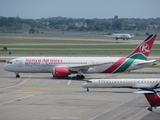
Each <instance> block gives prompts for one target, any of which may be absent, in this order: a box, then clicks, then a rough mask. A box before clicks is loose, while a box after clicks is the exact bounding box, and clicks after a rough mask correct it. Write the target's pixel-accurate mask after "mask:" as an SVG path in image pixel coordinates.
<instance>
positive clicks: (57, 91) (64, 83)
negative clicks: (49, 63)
mask: <svg viewBox="0 0 160 120" xmlns="http://www.w3.org/2000/svg"><path fill="white" fill-rule="evenodd" d="M4 64H5V63H0V67H1V68H2V67H3V65H4ZM151 69H153V71H157V69H158V70H159V68H145V69H142V70H141V71H142V72H143V71H145V72H147V71H152V70H151ZM139 72H140V70H139ZM20 75H21V78H15V75H14V73H10V72H6V71H4V70H3V69H0V82H1V84H0V119H1V120H17V119H19V120H150V119H152V120H159V117H160V115H159V114H154V113H151V112H149V111H148V110H147V108H148V107H149V104H148V102H147V100H146V99H145V98H144V95H142V94H135V93H133V92H134V91H136V90H135V89H123V88H122V89H90V92H87V91H86V89H84V88H82V87H81V84H82V83H84V82H85V80H88V79H91V78H145V77H150V78H152V77H154V78H160V74H138V73H136V72H135V74H126V73H125V74H124V73H118V74H93V75H86V79H85V80H83V81H82V80H73V79H72V78H69V79H54V78H53V77H52V74H48V73H47V74H38V73H36V74H33V73H25V74H20Z"/></svg>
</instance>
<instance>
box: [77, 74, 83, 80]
mask: <svg viewBox="0 0 160 120" xmlns="http://www.w3.org/2000/svg"><path fill="white" fill-rule="evenodd" d="M76 78H77V79H81V80H83V79H85V77H84V76H83V75H77V76H76Z"/></svg>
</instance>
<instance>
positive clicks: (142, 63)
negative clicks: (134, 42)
mask: <svg viewBox="0 0 160 120" xmlns="http://www.w3.org/2000/svg"><path fill="white" fill-rule="evenodd" d="M155 61H156V60H149V61H143V62H137V63H136V65H144V64H148V63H153V64H154V65H156V63H155Z"/></svg>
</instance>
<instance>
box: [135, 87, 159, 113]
mask: <svg viewBox="0 0 160 120" xmlns="http://www.w3.org/2000/svg"><path fill="white" fill-rule="evenodd" d="M135 93H143V94H144V95H145V97H146V99H147V101H148V103H149V104H150V107H149V108H148V110H149V111H152V112H155V113H160V96H159V94H158V93H157V91H155V90H153V89H150V90H140V91H137V92H135Z"/></svg>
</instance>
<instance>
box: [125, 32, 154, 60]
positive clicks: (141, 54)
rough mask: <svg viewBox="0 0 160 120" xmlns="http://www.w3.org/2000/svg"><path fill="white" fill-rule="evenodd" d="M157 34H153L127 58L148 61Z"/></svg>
mask: <svg viewBox="0 0 160 120" xmlns="http://www.w3.org/2000/svg"><path fill="white" fill-rule="evenodd" d="M156 37H157V34H151V35H150V36H148V38H147V39H146V40H144V41H143V42H142V43H141V44H140V45H139V46H138V47H137V48H136V49H135V50H134V51H133V52H132V53H131V54H130V55H129V56H127V58H134V59H141V60H146V59H147V57H148V56H149V53H150V50H151V49H152V46H153V43H154V41H155V39H156Z"/></svg>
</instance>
